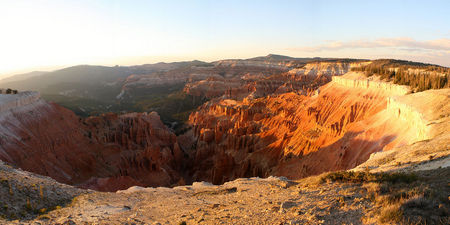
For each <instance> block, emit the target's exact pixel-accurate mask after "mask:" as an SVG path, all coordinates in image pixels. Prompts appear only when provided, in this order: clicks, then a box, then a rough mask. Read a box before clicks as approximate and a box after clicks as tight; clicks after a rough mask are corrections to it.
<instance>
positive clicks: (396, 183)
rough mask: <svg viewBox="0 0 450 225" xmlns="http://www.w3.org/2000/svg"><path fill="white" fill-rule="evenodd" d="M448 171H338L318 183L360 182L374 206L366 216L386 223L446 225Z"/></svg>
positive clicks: (449, 191)
mask: <svg viewBox="0 0 450 225" xmlns="http://www.w3.org/2000/svg"><path fill="white" fill-rule="evenodd" d="M449 176H450V171H449V170H448V169H447V170H446V169H438V170H435V171H423V172H418V173H370V172H368V171H365V172H352V171H338V172H331V173H328V174H326V175H325V176H323V177H322V178H321V182H322V183H323V182H351V183H361V184H363V185H362V187H363V188H364V189H365V190H366V196H367V199H369V200H370V201H371V202H372V203H373V204H374V207H375V210H374V211H373V212H371V213H369V214H368V215H367V216H368V217H377V218H378V222H380V223H389V224H393V223H394V224H449V222H450V217H449V208H450V199H449V198H448V195H449V193H450V186H449V185H448V183H447V182H448V177H449Z"/></svg>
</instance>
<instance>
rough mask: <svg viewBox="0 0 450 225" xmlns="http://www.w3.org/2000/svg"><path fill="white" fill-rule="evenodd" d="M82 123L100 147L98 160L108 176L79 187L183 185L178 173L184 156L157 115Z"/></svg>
mask: <svg viewBox="0 0 450 225" xmlns="http://www.w3.org/2000/svg"><path fill="white" fill-rule="evenodd" d="M84 124H86V126H87V127H88V132H89V133H88V136H89V137H90V138H91V140H93V141H95V142H99V143H102V144H103V145H104V150H103V151H102V152H101V153H100V155H99V158H100V160H102V161H103V162H105V163H106V164H107V165H108V166H109V167H110V169H111V170H112V171H111V172H112V175H111V176H108V177H102V176H99V177H92V178H90V179H89V180H88V181H87V182H85V183H83V184H82V185H81V186H82V187H85V188H91V189H97V190H106V191H114V190H118V189H124V188H127V187H130V186H133V185H139V186H146V187H148V186H150V187H157V186H170V185H173V184H184V179H183V178H182V176H181V175H180V172H181V171H182V169H183V168H182V163H183V159H184V157H185V153H184V151H183V150H182V149H181V148H180V146H179V144H178V142H177V137H176V136H175V134H174V133H172V132H171V131H170V130H169V129H168V128H167V127H166V126H165V125H164V124H163V123H162V122H161V120H160V117H159V115H158V114H157V113H155V112H152V113H129V114H124V115H120V116H119V115H117V114H114V113H109V114H105V115H102V116H99V117H90V118H88V119H86V120H85V121H84Z"/></svg>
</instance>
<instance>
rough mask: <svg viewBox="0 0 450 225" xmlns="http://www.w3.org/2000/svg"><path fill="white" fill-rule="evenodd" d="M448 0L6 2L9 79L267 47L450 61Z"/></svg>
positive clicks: (253, 52)
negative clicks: (37, 72)
mask: <svg viewBox="0 0 450 225" xmlns="http://www.w3.org/2000/svg"><path fill="white" fill-rule="evenodd" d="M448 8H450V3H449V2H448V1H427V2H422V1H408V2H407V3H405V2H403V1H377V2H360V1H345V3H339V2H335V1H246V2H240V1H226V2H216V1H206V0H204V1H194V2H189V3H187V2H184V1H170V2H160V1H120V0H113V1H106V0H99V1H87V0H81V1H68V0H66V1H54V0H36V1H33V2H30V1H22V0H15V1H2V2H0V26H1V27H2V28H3V30H4V35H0V49H2V51H1V53H0V60H1V61H2V64H1V65H0V78H3V77H7V76H11V75H14V74H20V73H26V72H31V71H35V70H43V71H50V70H55V69H60V68H64V67H68V66H74V65H80V64H89V65H105V66H113V65H116V64H117V65H140V64H147V63H156V62H175V61H191V60H194V59H196V60H201V61H208V62H210V61H215V60H220V59H230V58H251V57H257V56H264V55H267V54H280V55H287V56H291V57H323V58H326V57H332V58H365V59H377V58H393V59H402V60H411V61H417V62H423V63H431V64H437V65H441V66H446V67H450V23H449V21H450V15H448V13H447V12H446V10H447V9H448Z"/></svg>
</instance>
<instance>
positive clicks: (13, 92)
mask: <svg viewBox="0 0 450 225" xmlns="http://www.w3.org/2000/svg"><path fill="white" fill-rule="evenodd" d="M17 93H19V91H17V90H13V89H11V88H8V89H6V90H5V94H7V95H11V94H17ZM0 94H3V90H1V89H0Z"/></svg>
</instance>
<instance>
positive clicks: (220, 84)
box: [184, 60, 362, 100]
mask: <svg viewBox="0 0 450 225" xmlns="http://www.w3.org/2000/svg"><path fill="white" fill-rule="evenodd" d="M361 64H362V63H349V62H315V63H307V64H306V65H304V64H301V65H299V64H298V63H295V62H293V61H285V62H270V61H268V62H266V61H242V60H224V61H219V62H217V63H216V66H229V67H232V68H235V69H237V68H240V69H241V70H242V71H246V70H247V69H248V68H260V69H261V68H263V69H264V68H272V69H273V68H276V69H277V70H275V71H273V73H267V72H264V71H260V72H264V74H265V75H261V74H258V73H252V72H248V73H245V74H243V75H241V76H233V77H232V78H219V79H217V78H214V79H206V80H201V81H196V82H190V83H187V84H186V86H185V88H184V91H185V92H186V93H188V94H191V95H194V96H206V97H208V98H214V97H221V96H223V97H224V98H231V99H236V100H242V99H244V98H245V97H248V96H250V97H251V98H259V97H264V96H267V95H270V94H282V93H287V92H299V93H302V94H304V95H306V94H308V93H309V92H311V91H314V90H315V89H317V88H318V87H319V86H322V85H324V84H326V83H328V82H329V81H331V77H332V76H337V75H342V74H345V73H347V72H349V71H350V70H351V68H352V67H357V66H360V65H361ZM276 71H278V73H276Z"/></svg>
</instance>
